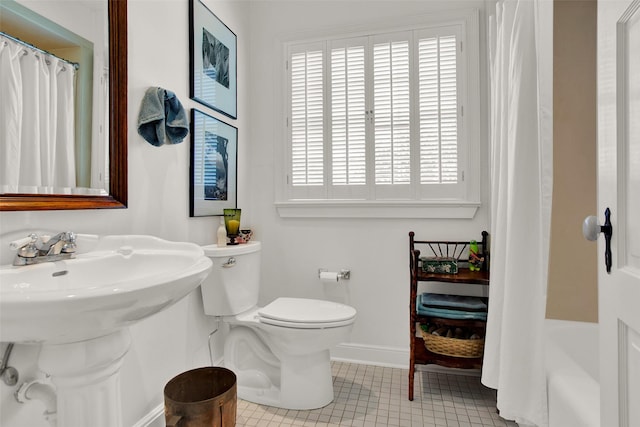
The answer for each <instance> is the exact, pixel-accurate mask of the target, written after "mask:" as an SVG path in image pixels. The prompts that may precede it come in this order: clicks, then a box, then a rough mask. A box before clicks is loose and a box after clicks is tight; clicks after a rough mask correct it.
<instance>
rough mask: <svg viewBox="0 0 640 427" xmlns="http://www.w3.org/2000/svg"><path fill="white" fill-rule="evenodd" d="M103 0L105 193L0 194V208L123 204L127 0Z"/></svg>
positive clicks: (125, 142)
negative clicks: (106, 39)
mask: <svg viewBox="0 0 640 427" xmlns="http://www.w3.org/2000/svg"><path fill="white" fill-rule="evenodd" d="M107 2H108V17H109V19H108V21H109V22H108V25H109V28H108V30H109V103H108V105H109V179H110V182H109V188H108V194H107V195H67V194H64V195H63V194H46V195H41V194H20V193H17V194H0V211H27V210H65V209H114V208H126V207H127V189H128V188H127V0H107Z"/></svg>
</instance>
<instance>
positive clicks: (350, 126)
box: [330, 39, 367, 185]
mask: <svg viewBox="0 0 640 427" xmlns="http://www.w3.org/2000/svg"><path fill="white" fill-rule="evenodd" d="M362 41H363V40H362V39H356V40H349V41H340V42H336V43H334V44H333V45H332V48H331V66H330V69H331V73H330V78H331V184H332V185H364V184H366V180H367V177H366V152H365V150H366V129H365V126H366V118H365V45H364V44H363V43H362ZM364 41H365V42H366V39H364Z"/></svg>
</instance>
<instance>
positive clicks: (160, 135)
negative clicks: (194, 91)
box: [138, 87, 189, 147]
mask: <svg viewBox="0 0 640 427" xmlns="http://www.w3.org/2000/svg"><path fill="white" fill-rule="evenodd" d="M188 132H189V121H188V119H187V114H186V113H185V111H184V108H183V107H182V104H181V103H180V100H178V97H177V96H176V95H175V94H174V93H173V92H171V91H169V90H166V89H163V88H161V87H150V88H149V89H147V91H146V92H145V94H144V97H143V98H142V104H141V105H140V113H139V114H138V133H139V134H140V135H141V136H142V137H143V138H144V139H146V140H147V142H148V143H149V144H151V145H155V146H156V147H160V146H161V145H164V144H178V143H180V142H182V140H183V139H184V137H185V136H187V133H188Z"/></svg>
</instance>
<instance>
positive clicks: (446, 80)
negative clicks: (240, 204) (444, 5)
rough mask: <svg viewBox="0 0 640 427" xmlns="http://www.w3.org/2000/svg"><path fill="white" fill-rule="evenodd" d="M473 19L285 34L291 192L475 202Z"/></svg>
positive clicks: (313, 196)
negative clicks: (293, 37) (345, 33)
mask: <svg viewBox="0 0 640 427" xmlns="http://www.w3.org/2000/svg"><path fill="white" fill-rule="evenodd" d="M475 19H476V23H475V26H474V29H475V28H476V27H477V16H476V17H475ZM470 22H473V20H472V19H471V20H470V19H468V17H467V18H461V19H459V20H458V22H456V20H451V19H450V20H449V22H448V23H447V24H446V25H442V24H437V25H432V26H425V27H417V28H411V29H405V30H403V31H395V32H394V31H384V32H379V33H375V32H372V33H370V34H368V35H366V36H363V35H359V36H357V37H339V36H333V37H327V38H326V39H325V40H322V41H315V42H313V43H305V42H301V43H294V42H292V43H288V44H287V46H286V51H287V64H286V65H287V66H286V69H287V100H288V111H287V120H286V123H287V125H286V126H287V135H288V145H287V147H288V148H287V162H288V165H287V170H286V173H287V177H286V185H287V190H286V191H285V194H286V199H287V200H291V201H304V200H312V201H322V200H327V201H339V202H340V203H341V204H344V203H345V202H348V201H353V202H364V201H369V202H385V201H386V202H396V201H397V202H399V203H402V202H411V201H413V202H427V203H429V202H460V203H465V202H472V203H477V202H478V196H477V194H474V191H475V190H477V188H478V185H477V182H474V181H472V180H470V179H469V178H470V177H471V178H472V179H475V180H477V177H478V174H479V161H478V142H477V138H478V133H479V131H478V128H479V124H478V123H479V119H478V116H479V108H478V105H479V103H478V97H479V96H478V92H479V90H478V86H479V84H478V71H477V66H478V65H477V63H478V57H477V56H478V52H477V49H478V42H477V38H476V40H475V41H474V43H469V40H468V39H467V37H468V33H469V28H468V24H469V23H470ZM465 45H466V49H465ZM473 49H475V51H474V50H473ZM470 54H472V57H471V59H470V57H469V55H470ZM474 67H476V71H475V73H473V72H470V70H472V69H473V68H474ZM470 130H471V131H473V132H475V138H476V140H474V139H473V138H472V137H471V135H473V134H472V133H470ZM387 205H388V203H387ZM367 206H376V205H373V204H371V203H369V204H368V205H367Z"/></svg>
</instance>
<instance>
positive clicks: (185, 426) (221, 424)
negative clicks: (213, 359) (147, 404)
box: [164, 366, 237, 427]
mask: <svg viewBox="0 0 640 427" xmlns="http://www.w3.org/2000/svg"><path fill="white" fill-rule="evenodd" d="M236 388H237V386H236V375H235V374H234V373H233V372H232V371H230V370H229V369H226V368H221V367H213V366H212V367H205V368H198V369H192V370H190V371H186V372H183V373H181V374H180V375H178V376H176V377H174V378H172V379H171V381H169V382H168V383H167V385H166V386H165V387H164V416H165V421H166V425H167V427H205V426H206V427H233V426H235V425H236V402H237V390H236Z"/></svg>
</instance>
